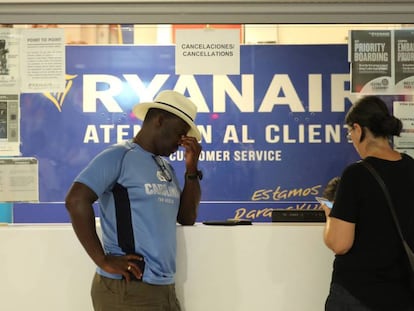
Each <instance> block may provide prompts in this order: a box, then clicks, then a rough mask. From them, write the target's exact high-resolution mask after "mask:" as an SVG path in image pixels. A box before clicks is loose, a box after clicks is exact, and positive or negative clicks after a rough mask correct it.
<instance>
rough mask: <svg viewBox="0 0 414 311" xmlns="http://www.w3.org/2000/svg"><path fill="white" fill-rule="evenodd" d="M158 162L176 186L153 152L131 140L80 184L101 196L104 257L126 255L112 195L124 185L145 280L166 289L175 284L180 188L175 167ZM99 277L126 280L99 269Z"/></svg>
mask: <svg viewBox="0 0 414 311" xmlns="http://www.w3.org/2000/svg"><path fill="white" fill-rule="evenodd" d="M158 161H163V163H164V165H165V169H167V170H168V172H169V175H170V177H171V178H172V180H171V181H168V179H169V178H168V179H167V178H165V173H163V172H162V168H161V166H160V164H157V162H156V159H155V156H154V155H153V154H152V153H150V152H147V151H145V150H144V149H142V148H141V147H140V146H139V145H137V144H135V143H132V142H131V141H127V142H124V143H121V144H117V145H113V146H111V147H109V148H108V149H106V150H104V151H102V152H101V153H100V154H98V155H97V156H96V157H95V158H94V159H93V160H92V161H91V162H90V163H89V165H88V166H87V167H86V168H85V169H84V170H83V171H82V172H81V173H80V174H79V175H78V177H77V178H76V179H75V181H77V182H80V183H83V184H85V185H87V186H88V187H89V188H91V189H92V190H93V191H94V192H95V194H96V195H97V196H98V197H99V208H100V222H101V227H102V243H103V248H104V251H105V253H107V254H113V255H124V254H125V252H124V251H123V250H122V249H121V247H120V246H119V244H120V243H119V242H118V231H117V219H116V209H115V203H114V195H113V192H112V188H113V186H114V185H115V183H118V184H120V185H121V186H123V188H124V189H125V190H126V192H127V198H128V203H129V205H130V210H131V220H132V228H133V236H134V242H135V253H137V254H141V255H142V256H144V260H145V271H144V275H143V281H144V282H147V283H150V284H160V285H163V284H172V283H174V275H175V266H176V262H175V260H176V226H177V224H176V220H177V214H178V208H179V204H180V195H181V189H180V187H179V184H178V181H177V178H176V175H175V172H174V170H173V168H172V167H171V165H170V164H169V163H168V162H167V161H166V160H165V159H161V160H160V158H159V159H158ZM161 163H162V162H161ZM97 273H99V274H101V275H103V276H106V277H110V278H115V279H121V278H122V276H121V275H114V274H109V273H107V272H105V271H103V270H102V269H100V268H99V267H98V268H97Z"/></svg>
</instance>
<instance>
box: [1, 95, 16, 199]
mask: <svg viewBox="0 0 414 311" xmlns="http://www.w3.org/2000/svg"><path fill="white" fill-rule="evenodd" d="M19 132H20V108H19V95H17V94H9V95H2V94H0V156H18V155H20V133H19ZM0 202H1V200H0Z"/></svg>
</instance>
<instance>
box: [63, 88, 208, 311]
mask: <svg viewBox="0 0 414 311" xmlns="http://www.w3.org/2000/svg"><path fill="white" fill-rule="evenodd" d="M133 112H134V114H135V115H136V116H137V118H139V119H141V120H143V124H142V128H141V130H140V131H139V132H138V134H137V135H136V136H135V137H134V138H133V139H132V140H130V141H126V142H124V143H121V144H117V145H113V146H111V147H109V148H107V149H106V150H104V151H102V152H101V153H100V154H98V155H97V156H96V157H95V158H94V159H93V160H92V161H91V162H90V163H89V164H88V166H87V167H86V168H85V169H84V170H83V171H82V172H81V173H80V174H79V175H78V176H77V177H76V179H75V181H74V183H73V185H72V186H71V188H70V189H69V191H68V194H67V196H66V207H67V210H68V212H69V214H70V216H71V220H72V226H73V228H74V231H75V233H76V235H77V236H78V238H79V240H80V242H81V244H82V245H83V247H84V248H85V250H86V252H87V253H88V255H89V256H90V257H91V259H92V260H93V261H94V262H95V264H96V265H97V269H96V274H95V277H94V279H93V283H92V290H91V295H92V302H93V305H94V309H95V310H96V311H112V310H123V311H128V310H135V311H145V310H166V311H167V310H168V311H178V310H180V304H179V302H178V300H177V297H176V294H175V285H174V284H175V283H174V282H175V280H174V277H175V266H176V265H175V260H176V223H177V222H178V223H179V224H182V225H193V224H194V222H195V221H196V217H197V209H198V205H199V203H200V197H201V189H200V183H199V180H200V179H201V178H202V174H201V171H199V170H198V167H197V164H198V158H199V155H200V152H201V145H200V144H199V141H200V140H201V135H200V132H199V131H198V129H197V126H196V125H195V123H194V119H195V117H196V114H197V108H196V106H195V105H194V103H193V102H192V101H191V100H189V99H188V98H187V97H185V96H184V95H182V94H180V93H178V92H175V91H170V90H167V91H162V92H160V93H159V94H158V96H157V97H156V98H155V100H154V101H153V102H148V103H139V104H137V105H136V106H135V107H134V108H133ZM179 147H183V148H184V149H185V167H186V173H185V176H184V179H185V182H184V187H183V189H180V186H179V182H178V179H177V176H176V175H175V172H174V169H173V168H172V166H171V165H170V164H169V163H168V162H167V161H166V160H165V159H164V158H163V157H164V156H169V155H170V154H172V153H174V152H175V151H177V149H178V148H179ZM96 200H98V201H99V203H100V204H99V207H100V222H101V228H102V243H101V241H100V239H99V237H98V235H97V232H96V228H95V215H94V211H93V207H92V204H93V203H94V202H95V201H96Z"/></svg>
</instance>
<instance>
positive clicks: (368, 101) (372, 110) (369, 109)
mask: <svg viewBox="0 0 414 311" xmlns="http://www.w3.org/2000/svg"><path fill="white" fill-rule="evenodd" d="M345 123H346V124H347V125H348V126H350V127H352V126H353V124H354V123H358V124H359V125H360V126H361V128H362V129H364V127H366V128H368V129H369V130H370V131H371V133H372V134H373V135H374V137H391V136H393V135H395V136H400V133H401V130H402V122H401V120H400V119H398V118H396V117H394V116H393V115H391V114H390V112H389V110H388V108H387V105H386V104H385V103H384V101H383V100H382V99H381V98H379V97H377V96H366V97H363V98H361V99H359V100H358V101H357V102H356V103H355V104H354V105H353V106H352V107H351V109H350V110H349V111H348V113H347V114H346V117H345ZM364 134H365V132H362V135H361V141H362V140H363V139H364V137H365V135H364Z"/></svg>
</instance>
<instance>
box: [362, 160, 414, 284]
mask: <svg viewBox="0 0 414 311" xmlns="http://www.w3.org/2000/svg"><path fill="white" fill-rule="evenodd" d="M361 163H362V164H363V165H364V166H365V167H366V168H367V169H368V170H369V171H370V173H371V174H372V175H373V176H374V177H375V179H376V180H377V182H378V184H379V185H380V186H381V188H382V190H383V192H384V195H385V198H386V200H387V203H388V206H389V208H390V211H391V214H392V218H393V219H394V223H395V226H396V227H397V231H398V234H399V236H400V238H401V241H402V243H403V246H404V249H405V252H406V253H407V256H408V261H409V262H410V268H411V269H410V286H411V291H413V292H414V252H413V251H412V250H411V248H410V246H409V245H408V243H407V241H406V240H405V239H404V236H403V234H402V231H401V228H400V224H399V222H398V218H397V214H396V213H395V209H394V205H393V204H392V201H391V197H390V194H389V192H388V189H387V186H386V185H385V183H384V181H383V180H382V178H381V176H380V175H379V174H378V173H377V171H376V170H375V169H374V167H373V166H372V165H371V164H370V163H368V162H367V161H364V160H363V161H361Z"/></svg>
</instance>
